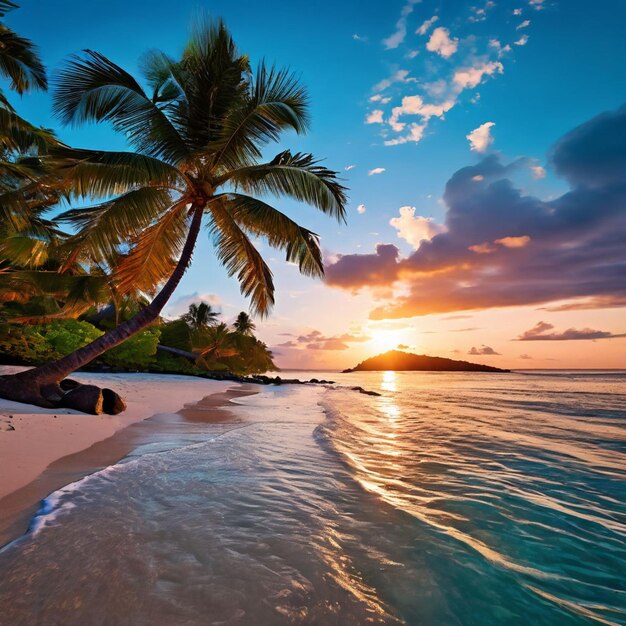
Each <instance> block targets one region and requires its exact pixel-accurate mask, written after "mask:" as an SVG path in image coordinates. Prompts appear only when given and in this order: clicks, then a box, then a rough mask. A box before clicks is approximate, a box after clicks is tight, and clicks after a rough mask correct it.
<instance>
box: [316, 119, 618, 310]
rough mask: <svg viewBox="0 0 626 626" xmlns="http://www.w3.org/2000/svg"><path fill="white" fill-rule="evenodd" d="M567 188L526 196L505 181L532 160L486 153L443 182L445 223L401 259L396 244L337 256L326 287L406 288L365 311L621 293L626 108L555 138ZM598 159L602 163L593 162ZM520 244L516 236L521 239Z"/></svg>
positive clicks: (596, 299)
mask: <svg viewBox="0 0 626 626" xmlns="http://www.w3.org/2000/svg"><path fill="white" fill-rule="evenodd" d="M550 160H551V164H552V166H553V169H554V170H555V171H556V172H558V173H559V174H560V175H562V176H563V177H565V178H566V179H567V181H568V182H569V183H570V187H571V188H570V190H569V191H568V192H566V193H565V194H563V195H562V196H560V197H557V198H555V199H553V200H542V199H540V198H536V197H534V196H530V195H525V194H524V193H523V192H522V190H521V189H519V188H517V187H516V186H515V185H514V183H513V182H512V181H511V179H510V176H511V175H512V174H514V173H515V172H516V171H517V170H519V169H521V168H524V169H528V167H529V166H530V163H531V161H530V160H528V159H519V160H517V161H515V162H513V163H511V164H503V163H501V161H500V159H499V158H498V157H497V156H495V155H491V156H488V157H486V158H485V159H483V160H482V161H481V162H479V163H478V164H476V165H473V166H469V167H465V168H463V169H461V170H459V171H457V172H456V173H455V174H454V175H453V176H452V177H451V178H450V180H449V181H448V183H447V184H446V189H445V193H444V196H443V197H444V201H445V203H446V205H447V207H448V210H447V214H446V220H445V223H446V227H447V232H445V233H441V234H438V235H436V236H435V237H433V238H432V239H431V240H430V241H423V242H422V243H421V244H420V246H419V248H418V249H417V250H415V252H413V253H412V254H411V255H410V256H409V257H408V258H401V256H400V251H399V249H398V248H397V247H396V246H394V245H393V244H379V245H378V246H377V247H376V251H375V253H373V254H351V255H344V256H339V257H338V258H337V260H336V261H335V262H334V263H330V264H329V266H328V267H327V273H326V282H327V283H328V284H329V285H331V286H336V287H339V288H342V289H347V290H351V291H358V290H359V289H362V288H374V289H377V290H379V293H380V292H381V291H383V290H384V288H386V289H389V288H390V287H391V286H392V285H393V284H394V282H398V281H401V282H403V283H405V291H406V292H407V295H404V296H402V297H400V298H396V299H393V300H391V299H388V300H386V301H383V304H382V306H380V307H378V308H377V309H375V310H374V311H372V312H371V313H370V317H371V318H372V319H388V318H402V317H413V316H416V315H427V314H431V313H452V312H460V311H464V310H472V309H486V308H491V307H503V306H515V305H528V304H544V303H550V302H557V301H565V300H570V301H573V302H576V301H584V303H585V306H586V307H587V308H591V307H594V306H596V307H600V306H602V307H605V306H613V305H615V306H617V305H619V304H623V303H624V302H625V301H626V176H624V172H625V171H626V107H622V108H620V109H618V110H617V111H614V112H610V113H603V114H602V115H599V116H597V117H595V118H593V119H592V120H590V121H588V122H586V123H585V124H582V125H581V126H579V127H578V128H576V129H574V130H573V131H571V132H570V133H568V134H567V135H565V136H564V137H563V138H561V139H560V140H559V141H558V142H557V143H556V145H555V146H554V148H553V149H552V151H551V154H550ZM598 163H600V164H601V165H598ZM522 244H523V245H522Z"/></svg>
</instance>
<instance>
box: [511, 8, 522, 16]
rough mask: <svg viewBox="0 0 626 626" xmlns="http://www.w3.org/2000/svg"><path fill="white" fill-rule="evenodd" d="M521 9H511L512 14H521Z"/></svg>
mask: <svg viewBox="0 0 626 626" xmlns="http://www.w3.org/2000/svg"><path fill="white" fill-rule="evenodd" d="M521 14H522V9H513V15H521Z"/></svg>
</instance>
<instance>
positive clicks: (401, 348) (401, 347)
mask: <svg viewBox="0 0 626 626" xmlns="http://www.w3.org/2000/svg"><path fill="white" fill-rule="evenodd" d="M410 347H411V346H407V345H406V344H405V343H399V344H398V345H397V347H396V349H397V350H408V349H409V348H410Z"/></svg>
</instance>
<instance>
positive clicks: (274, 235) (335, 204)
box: [0, 22, 346, 405]
mask: <svg viewBox="0 0 626 626" xmlns="http://www.w3.org/2000/svg"><path fill="white" fill-rule="evenodd" d="M142 68H143V70H142V71H143V76H144V79H145V85H146V88H144V87H142V86H141V85H140V83H139V82H138V81H137V80H136V79H135V78H133V77H132V76H131V75H130V74H129V73H128V72H126V71H125V70H123V69H122V68H121V67H119V66H118V65H116V64H115V63H113V62H112V61H110V60H109V59H107V58H106V57H104V56H103V55H102V54H99V53H97V52H93V51H90V50H87V51H85V52H84V53H83V54H81V55H79V56H74V57H72V58H71V59H70V60H69V61H68V62H67V64H66V65H65V67H64V68H63V69H62V70H61V71H60V73H59V74H58V76H57V77H56V91H55V94H54V109H55V111H56V114H57V115H58V116H59V117H60V118H61V120H62V121H63V122H64V123H67V124H81V123H86V122H108V123H110V124H111V125H112V126H113V128H114V129H116V130H118V131H120V132H123V133H124V134H125V135H126V137H127V138H128V140H129V141H130V143H131V144H132V146H133V147H134V149H135V151H131V152H103V151H94V150H74V151H67V152H66V156H67V157H68V159H67V163H66V164H65V165H63V164H61V166H60V167H61V171H62V175H63V177H64V180H65V181H66V183H67V185H68V188H71V191H72V193H73V194H74V195H75V196H78V197H87V196H88V197H90V198H94V197H96V198H97V197H100V198H102V199H103V201H102V202H100V203H98V204H96V205H94V206H89V207H87V208H81V209H72V210H70V211H69V212H66V213H65V214H64V216H63V219H64V220H65V221H69V222H71V223H72V224H73V225H74V226H75V227H76V228H77V232H76V234H75V235H74V236H73V237H72V245H73V246H74V250H75V254H76V255H80V254H81V253H82V252H83V251H85V250H88V251H89V256H90V257H91V258H93V259H98V258H100V259H102V262H103V263H107V262H108V261H109V259H111V257H113V256H115V255H118V254H120V251H125V252H124V254H123V257H122V258H121V260H120V261H119V262H118V263H116V265H115V268H114V279H115V282H116V285H117V288H118V290H119V292H120V293H122V294H123V293H125V292H126V291H128V290H130V289H133V288H136V287H137V285H138V284H140V285H142V286H145V291H147V292H150V293H155V294H156V295H155V296H154V298H153V299H152V301H151V302H150V304H149V305H148V306H146V307H144V308H143V309H142V310H141V311H140V312H139V313H138V314H137V315H135V316H134V317H132V318H131V319H130V320H128V321H125V322H123V323H122V324H120V325H119V326H117V327H116V328H115V329H114V330H112V331H110V332H107V333H106V334H104V335H103V336H102V337H100V338H98V339H97V340H96V341H93V342H92V343H90V344H88V345H86V346H84V347H82V348H80V349H79V350H77V351H76V352H74V353H72V354H70V355H68V356H66V357H64V358H62V359H60V360H58V361H55V362H52V363H48V364H45V365H42V366H40V367H37V368H34V369H32V370H29V371H27V372H23V373H20V374H17V375H15V377H16V378H18V380H14V379H11V377H5V378H4V379H3V380H0V393H1V394H2V395H4V396H5V397H11V398H14V399H21V400H23V401H24V400H25V401H29V402H34V403H39V404H44V405H49V404H50V403H51V402H54V401H55V400H50V398H56V395H58V383H59V382H60V381H61V380H62V379H63V378H64V377H66V376H67V375H68V374H70V373H71V372H73V371H74V370H76V369H77V368H79V367H82V366H83V365H85V364H87V363H89V362H90V361H91V360H92V359H94V358H96V357H97V356H99V355H100V354H102V353H103V352H105V351H107V350H109V349H110V348H113V347H114V346H116V345H118V344H120V343H122V342H123V341H125V340H126V339H127V338H128V337H130V336H132V335H134V334H135V333H137V332H139V331H141V330H142V329H144V328H145V327H146V326H148V325H150V324H152V323H153V322H154V321H155V320H156V319H157V318H158V316H159V314H160V312H161V310H162V309H163V307H164V305H165V304H166V303H167V301H168V300H169V298H170V296H171V295H172V293H173V292H174V290H175V289H176V287H177V285H178V284H179V282H180V280H181V278H182V277H183V274H184V273H185V271H186V269H187V267H188V266H189V264H190V262H191V258H192V254H193V251H194V248H195V246H196V242H197V239H198V236H199V234H200V231H201V227H202V225H203V223H204V224H205V226H206V228H207V230H208V232H209V234H210V236H211V238H212V241H213V244H214V247H215V250H216V255H217V258H218V260H219V261H220V262H221V263H222V264H223V265H224V266H225V268H226V270H227V272H228V273H229V275H234V276H236V277H237V279H238V281H239V283H240V287H241V291H242V293H243V294H244V295H245V296H248V297H249V298H250V300H251V307H252V310H253V312H254V313H256V314H258V315H266V314H267V313H268V312H269V311H270V309H271V307H272V305H273V303H274V284H273V278H272V272H271V271H270V269H269V267H268V265H267V264H266V263H265V261H264V260H263V258H262V256H261V254H260V253H259V251H258V250H257V248H256V247H255V246H254V245H253V242H252V240H251V237H254V238H257V237H261V238H265V239H266V240H267V242H268V243H269V244H270V245H271V246H273V247H275V248H278V249H281V250H283V252H284V253H285V256H286V259H287V260H288V261H291V262H295V263H297V264H298V266H299V268H300V271H301V272H302V273H303V274H306V275H309V276H321V275H322V274H323V264H322V257H321V252H320V247H319V238H318V236H317V235H316V234H315V233H313V232H311V231H310V230H308V229H306V228H304V227H302V226H300V225H299V224H297V223H296V222H294V221H293V220H292V219H290V218H289V217H288V216H287V215H285V214H284V213H282V212H281V211H279V210H277V209H276V208H274V207H273V206H271V205H270V204H268V202H266V200H265V199H261V198H259V197H258V196H263V197H264V198H266V197H267V196H276V197H290V198H294V199H296V200H298V201H301V202H304V203H306V204H310V205H313V206H314V207H316V208H318V209H320V210H321V211H322V212H323V213H325V214H326V215H329V216H331V217H334V218H336V219H338V220H345V203H346V190H345V188H344V187H343V186H342V185H341V184H340V182H339V180H338V178H337V174H336V172H334V171H332V170H329V169H327V168H326V167H324V166H322V165H320V164H319V162H318V161H317V160H316V159H315V158H314V157H313V156H312V155H310V154H302V153H295V154H294V153H292V152H290V151H289V150H285V151H283V152H281V153H280V154H278V155H277V156H276V157H274V158H273V159H270V160H263V158H262V156H263V155H262V149H263V148H264V147H265V146H266V145H267V144H268V143H270V142H272V141H278V139H279V138H280V137H281V134H282V133H283V132H284V131H286V130H294V131H296V133H303V132H304V131H305V130H306V129H307V126H308V121H309V118H308V101H307V94H306V91H305V90H304V88H303V87H302V86H301V85H300V84H299V82H298V81H297V80H296V78H295V77H294V75H293V74H292V73H290V72H289V71H287V70H284V69H276V68H273V67H268V66H266V65H265V64H264V63H263V62H262V63H260V64H259V66H258V67H257V69H256V71H255V72H253V71H252V69H251V67H250V63H249V61H248V57H247V56H245V55H242V54H240V53H239V52H238V50H237V48H236V46H235V44H234V42H233V40H232V37H231V35H230V34H229V32H228V31H227V29H226V28H225V26H224V25H223V24H222V23H221V22H220V23H217V24H204V25H202V26H201V27H200V28H198V29H197V30H196V31H195V32H194V33H193V34H192V36H191V38H190V41H189V43H188V44H187V46H186V48H185V50H184V52H183V54H182V56H181V58H180V59H178V60H174V59H172V58H170V57H169V56H167V55H166V54H164V53H161V52H152V53H150V54H149V55H148V56H146V57H145V58H144V60H143V64H142ZM51 389H52V391H50V390H51Z"/></svg>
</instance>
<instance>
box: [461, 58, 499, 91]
mask: <svg viewBox="0 0 626 626" xmlns="http://www.w3.org/2000/svg"><path fill="white" fill-rule="evenodd" d="M503 72H504V66H503V65H502V63H500V62H499V61H489V62H487V63H481V64H480V65H475V66H474V67H464V68H461V69H458V70H457V71H456V72H454V79H453V80H454V82H455V83H456V85H457V86H458V87H459V88H460V89H472V88H474V87H476V85H478V84H480V82H481V81H482V79H483V76H491V75H493V74H502V73H503Z"/></svg>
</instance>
